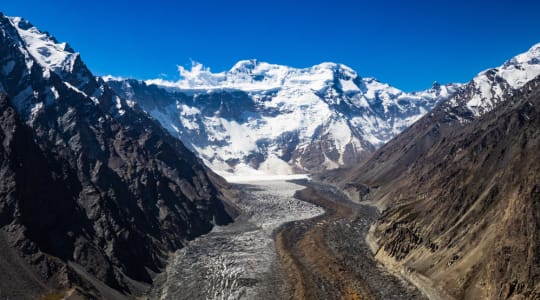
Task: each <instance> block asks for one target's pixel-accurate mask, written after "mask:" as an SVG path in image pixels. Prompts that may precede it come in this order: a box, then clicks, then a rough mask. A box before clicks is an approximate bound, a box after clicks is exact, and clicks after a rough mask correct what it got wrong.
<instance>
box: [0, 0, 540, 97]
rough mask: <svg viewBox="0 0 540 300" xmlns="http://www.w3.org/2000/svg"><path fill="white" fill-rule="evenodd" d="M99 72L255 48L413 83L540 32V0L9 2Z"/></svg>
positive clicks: (516, 46)
mask: <svg viewBox="0 0 540 300" xmlns="http://www.w3.org/2000/svg"><path fill="white" fill-rule="evenodd" d="M2 2H3V3H2V4H1V5H0V9H1V10H2V11H3V12H4V13H5V14H6V15H10V16H22V17H24V18H26V19H28V20H30V22H32V23H33V24H34V25H36V26H38V27H39V28H40V29H42V30H45V31H49V32H50V33H52V34H53V35H54V36H55V37H56V38H57V39H58V40H60V41H67V42H68V43H70V45H71V46H72V47H73V48H74V49H76V50H77V51H79V52H81V54H82V57H83V60H84V61H85V62H86V63H87V65H88V66H89V67H90V69H91V70H92V71H93V72H94V73H95V74H96V75H106V74H113V75H117V76H124V77H134V78H138V79H149V78H156V77H163V76H167V77H166V78H167V79H170V80H175V79H178V73H177V68H176V66H177V65H183V66H189V65H190V64H191V59H192V60H195V61H198V62H201V63H203V64H204V65H206V66H208V67H210V68H211V69H212V71H215V72H216V71H223V70H227V69H229V68H230V67H231V66H232V65H233V64H234V63H235V62H236V61H238V60H241V59H249V58H256V59H259V60H262V61H268V62H271V63H277V64H286V65H291V66H294V67H308V66H311V65H314V64H318V63H320V62H324V61H333V62H339V63H343V64H346V65H348V66H350V67H352V68H354V69H355V70H356V71H358V73H359V74H360V75H361V76H366V77H367V76H373V77H376V78H378V79H379V80H381V81H383V82H388V83H390V84H392V85H394V86H395V87H398V88H400V89H404V90H407V91H412V90H419V89H425V88H428V87H430V86H431V84H432V82H433V81H435V80H437V81H439V82H442V83H447V82H465V81H468V80H469V79H471V78H472V77H473V76H474V75H475V74H476V73H478V72H479V71H481V70H483V69H486V68H489V67H493V66H497V65H500V64H502V63H503V62H504V61H505V60H506V59H508V58H510V57H512V56H514V55H515V54H518V53H520V52H523V51H526V50H527V49H528V48H529V47H530V46H532V45H533V44H536V43H538V42H540V21H539V12H540V1H534V0H529V1H523V0H513V1H474V0H469V1H461V0H457V1H436V0H431V1H424V0H418V1H390V0H378V1H361V0H358V1H344V0H332V1H294V0H289V1H282V0H274V1H266V0H260V1H233V0H230V1H207V0H198V1H173V0H170V1H169V0H153V1H142V0H137V1H127V0H126V1H115V0H108V1H103V0H93V1H72V0H70V1H67V0H56V1H43V0H40V1H38V0H25V1H2Z"/></svg>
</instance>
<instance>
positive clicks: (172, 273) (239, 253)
mask: <svg viewBox="0 0 540 300" xmlns="http://www.w3.org/2000/svg"><path fill="white" fill-rule="evenodd" d="M240 188H241V189H242V191H243V195H242V196H241V197H239V198H240V199H238V201H237V202H236V205H237V206H238V207H239V208H240V209H241V210H242V214H241V216H240V217H239V218H238V219H237V220H236V222H235V223H233V224H231V225H228V226H220V227H215V228H214V230H212V232H210V233H209V234H207V235H204V236H202V237H199V238H198V239H196V240H194V241H192V242H190V243H189V245H188V246H187V247H185V248H183V249H181V250H179V251H177V252H176V253H174V254H173V255H172V256H171V260H170V261H169V264H168V267H167V269H166V271H165V272H163V273H162V274H160V275H158V278H157V280H156V287H155V289H154V292H153V293H152V294H151V298H152V299H261V297H263V295H265V294H266V295H268V293H269V291H270V292H271V293H272V294H271V295H274V296H275V295H276V293H277V292H279V291H280V290H281V289H282V278H281V276H280V274H281V272H280V269H279V261H278V257H277V254H276V251H275V246H274V241H273V239H272V233H273V232H274V230H275V229H277V228H278V227H279V226H280V225H282V224H284V223H286V222H290V221H294V220H301V219H307V218H312V217H314V216H317V215H319V214H322V213H323V210H322V209H321V208H319V207H317V206H315V205H312V204H309V203H306V202H303V201H300V200H298V199H296V198H294V197H293V195H294V193H295V192H296V191H297V190H300V189H302V188H303V187H302V186H300V185H297V184H294V183H289V182H285V181H258V182H250V183H249V184H243V185H242V186H241V187H240Z"/></svg>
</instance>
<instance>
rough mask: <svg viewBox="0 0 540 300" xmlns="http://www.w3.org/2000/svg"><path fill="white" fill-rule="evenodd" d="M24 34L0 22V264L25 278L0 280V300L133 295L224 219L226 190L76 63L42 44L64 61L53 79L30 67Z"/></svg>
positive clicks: (43, 68)
mask: <svg viewBox="0 0 540 300" xmlns="http://www.w3.org/2000/svg"><path fill="white" fill-rule="evenodd" d="M17 26H19V28H18V29H17V28H16V27H17ZM33 29H35V27H33V26H32V25H31V24H29V23H28V22H26V21H20V22H18V20H14V19H10V18H7V17H4V16H0V31H1V32H0V33H1V34H0V57H2V59H3V62H2V67H3V69H2V70H3V71H2V72H3V73H2V74H1V75H0V86H1V87H2V90H3V92H4V93H5V94H7V95H8V96H9V100H7V98H5V96H2V97H1V98H0V113H1V116H2V117H1V120H0V121H1V123H0V128H1V129H2V131H1V133H0V134H1V138H2V148H1V149H0V150H1V151H2V152H1V155H3V159H2V162H1V170H0V177H1V184H0V236H1V238H2V239H5V240H6V241H7V243H8V246H7V247H6V246H4V248H3V249H8V250H5V251H2V253H0V256H2V258H3V259H4V260H5V261H8V260H9V258H8V257H20V258H21V260H20V264H19V265H20V266H24V269H23V270H26V271H27V272H26V273H28V274H30V275H28V276H26V275H24V276H26V277H24V276H23V275H20V274H19V273H17V272H18V271H17V270H16V268H15V269H9V270H7V271H6V272H7V274H12V276H14V277H21V276H23V277H24V278H26V279H28V278H30V279H28V280H26V281H25V279H24V278H23V277H21V278H22V279H20V281H21V285H17V284H11V283H10V282H6V281H2V282H1V283H0V291H1V293H2V294H1V295H2V296H3V295H4V294H7V295H18V294H17V291H18V290H20V289H21V287H22V286H26V285H32V286H35V287H36V288H34V289H33V290H32V291H31V292H30V291H29V292H28V296H24V297H23V296H21V297H18V296H17V298H18V299H24V298H28V299H33V298H35V295H38V294H43V293H44V292H47V291H50V290H51V289H58V288H70V287H74V286H78V287H81V289H82V290H83V291H87V292H89V293H90V294H93V295H94V296H96V297H101V298H114V297H116V296H111V295H121V294H125V295H134V294H138V293H140V292H141V291H142V288H144V284H150V283H151V282H152V274H153V273H155V272H159V271H160V270H161V269H162V268H163V267H164V258H165V257H166V255H167V253H168V252H170V251H174V250H176V249H178V248H180V247H182V246H183V245H185V243H186V241H188V240H189V239H192V238H194V237H196V236H198V235H200V234H203V233H206V232H208V231H209V230H210V229H211V228H212V226H213V225H215V224H224V223H227V222H230V221H231V217H230V216H229V214H228V213H227V208H226V207H225V206H226V205H225V204H224V202H223V200H224V196H223V194H222V193H221V190H222V189H223V188H226V187H227V184H226V182H225V181H223V180H222V179H221V178H220V177H219V176H217V175H215V174H214V173H212V172H211V171H210V170H208V169H207V168H206V167H204V165H203V164H202V163H201V162H200V160H199V159H197V158H196V157H195V156H194V155H193V153H191V152H190V151H189V150H188V149H186V148H185V147H184V146H183V145H182V143H181V142H180V141H179V140H177V139H176V138H173V137H171V136H170V135H169V133H168V132H166V131H165V130H164V129H163V128H162V127H161V126H160V125H159V124H158V123H156V122H155V121H154V120H153V119H151V118H150V117H149V116H148V115H147V114H146V113H144V112H143V111H142V110H141V109H139V108H138V107H137V106H136V105H130V104H129V103H127V102H126V101H125V100H124V99H122V98H120V97H118V96H117V95H116V94H115V93H114V92H113V91H112V90H110V89H109V88H108V87H107V86H106V85H105V84H104V82H103V81H101V80H97V79H95V78H94V77H93V76H92V74H91V73H90V71H89V70H88V69H87V68H86V66H85V65H84V63H83V62H82V60H80V57H79V56H78V54H76V53H71V52H68V54H65V53H64V52H62V51H64V50H58V49H56V48H54V47H56V46H58V45H56V46H54V47H53V46H51V47H53V48H51V49H50V51H60V54H62V55H64V54H65V55H67V59H66V61H65V62H63V63H66V64H69V63H70V62H72V64H71V65H68V67H66V68H64V69H58V68H56V67H55V66H49V65H46V64H44V62H43V60H44V59H43V58H41V59H38V58H36V57H35V55H36V54H35V53H34V52H32V47H34V45H31V44H29V42H28V40H25V38H23V37H22V36H21V30H33ZM35 30H37V29H35ZM30 33H31V34H35V35H36V36H37V37H39V38H41V39H43V41H45V42H47V43H53V42H55V40H53V39H52V38H51V37H49V36H47V35H44V34H42V33H39V32H37V33H36V31H32V32H30ZM68 50H69V49H68ZM40 51H41V50H40ZM70 51H71V50H70ZM72 55H73V56H74V57H73V60H71V56H72ZM2 258H0V265H2V263H3V262H2ZM26 273H24V272H22V273H21V274H26ZM114 290H116V292H115V291H114ZM118 292H120V293H118ZM13 297H15V296H13Z"/></svg>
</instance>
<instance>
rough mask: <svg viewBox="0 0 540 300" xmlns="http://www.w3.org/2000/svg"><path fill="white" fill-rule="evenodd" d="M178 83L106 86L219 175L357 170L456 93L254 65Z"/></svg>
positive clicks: (326, 69) (198, 73)
mask: <svg viewBox="0 0 540 300" xmlns="http://www.w3.org/2000/svg"><path fill="white" fill-rule="evenodd" d="M180 74H181V75H182V76H183V78H184V79H182V80H180V81H177V82H167V81H163V80H159V79H158V80H148V81H146V82H143V81H137V80H133V79H127V80H125V79H117V78H114V77H105V78H104V79H105V81H106V82H107V84H108V85H109V86H110V87H111V88H112V89H113V90H115V91H116V92H117V93H118V94H119V95H121V96H122V97H124V98H125V99H128V100H131V101H133V102H136V103H137V104H138V105H140V107H141V108H143V109H144V110H145V111H147V112H148V113H149V114H150V115H151V116H153V117H154V118H155V119H156V120H158V121H159V122H160V123H161V124H162V125H163V127H164V128H166V129H167V130H169V132H170V133H171V134H172V135H174V136H177V137H178V138H179V139H180V140H181V141H182V142H183V143H184V144H185V145H186V146H187V147H188V148H189V149H191V150H192V151H193V152H195V153H197V155H198V156H199V157H201V158H202V159H203V160H204V161H205V162H206V163H207V165H208V166H210V167H211V168H212V169H213V170H215V171H216V172H218V173H220V174H221V175H225V176H231V175H241V176H242V175H244V176H246V175H247V176H253V175H268V174H280V175H282V174H295V173H318V172H323V171H325V170H328V169H335V168H338V167H348V166H353V165H355V164H357V163H358V162H359V161H361V160H362V159H364V158H366V157H367V155H368V154H369V153H371V152H373V151H374V150H375V149H376V148H377V147H379V146H381V145H382V144H384V143H385V142H387V141H388V140H390V139H391V138H392V137H394V136H395V135H397V134H398V133H400V132H401V131H402V130H404V129H405V128H407V127H408V126H409V125H411V124H412V123H413V122H414V121H416V120H417V119H419V118H420V117H421V116H423V115H424V114H425V113H427V112H428V111H430V110H431V109H432V108H433V107H434V106H435V105H436V104H437V103H438V102H440V101H442V100H444V99H446V98H448V97H449V96H450V95H451V94H452V93H453V92H454V91H455V90H456V89H457V88H458V87H459V86H460V85H459V84H449V85H440V84H438V83H435V84H434V85H433V87H432V88H431V89H429V90H426V91H421V92H416V93H406V92H403V91H401V90H399V89H396V88H394V87H392V86H390V85H388V84H385V83H381V82H379V81H377V80H376V79H374V78H363V77H361V76H359V75H358V74H357V73H356V72H355V71H354V70H352V69H351V68H349V67H347V66H345V65H342V64H336V63H322V64H319V65H316V66H313V67H310V68H305V69H297V68H292V67H288V66H281V65H273V64H269V63H265V62H258V61H256V60H245V61H240V62H238V63H237V64H235V65H234V66H233V67H232V68H231V69H230V70H229V71H226V72H221V73H212V72H210V70H208V69H206V68H204V67H203V66H202V65H201V64H197V63H194V65H193V66H192V68H191V70H186V69H184V68H183V67H180Z"/></svg>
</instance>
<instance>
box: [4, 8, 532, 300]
mask: <svg viewBox="0 0 540 300" xmlns="http://www.w3.org/2000/svg"><path fill="white" fill-rule="evenodd" d="M179 71H180V74H181V76H182V78H183V79H181V80H179V81H177V82H168V81H164V80H161V79H156V80H147V81H141V80H135V79H121V78H114V77H112V76H105V77H96V76H94V74H92V72H91V71H90V70H89V69H88V67H87V66H86V65H85V63H84V62H83V60H82V59H81V56H80V54H79V53H77V52H75V51H74V50H73V49H72V48H71V47H70V46H69V45H68V44H67V43H59V42H58V41H57V40H56V39H55V38H54V37H52V36H51V35H50V34H48V33H46V32H43V31H40V30H39V29H37V28H36V27H35V26H33V25H32V24H31V23H29V22H28V21H26V20H24V19H21V18H18V17H6V16H4V15H2V14H0V141H1V142H2V143H1V144H0V155H1V157H2V160H1V162H0V269H1V270H2V272H0V297H1V298H10V299H11V298H15V299H35V298H39V297H42V296H43V295H50V296H51V297H54V295H56V294H55V292H56V291H63V290H66V289H71V292H72V293H74V294H76V295H79V296H81V297H83V298H90V299H92V298H97V299H100V298H106V299H124V298H125V297H138V296H142V295H143V294H144V293H145V292H146V291H147V289H148V288H149V286H151V285H152V283H153V278H154V277H153V276H154V275H155V274H156V273H158V272H161V271H162V270H163V268H164V266H165V263H166V261H165V260H166V258H167V255H168V254H169V253H171V252H172V251H175V250H177V249H179V248H181V247H183V246H185V245H186V244H187V243H188V242H189V240H191V239H194V238H196V237H197V236H199V235H201V234H205V233H207V232H209V231H210V230H211V229H212V228H213V226H215V225H221V224H227V223H229V222H232V221H233V218H234V217H235V216H236V214H237V211H236V208H235V207H234V205H233V204H231V201H230V200H231V199H230V194H231V193H230V189H232V186H231V185H230V184H228V183H227V182H226V181H225V180H224V179H223V178H222V177H220V176H219V175H223V176H251V177H253V176H260V175H271V174H279V175H283V174H297V173H312V174H318V177H317V178H319V179H322V180H324V181H326V182H329V183H332V184H334V185H335V186H337V187H339V188H340V189H342V190H344V191H345V192H346V193H347V194H348V195H349V196H350V198H351V199H353V200H354V201H364V202H369V203H371V204H373V205H375V206H377V207H378V208H379V209H380V210H381V211H382V216H381V218H380V219H379V220H378V221H377V223H375V224H374V225H373V226H372V228H371V230H370V235H369V236H368V240H369V241H370V243H371V245H372V246H373V251H374V254H375V256H376V257H377V258H378V259H379V260H380V261H381V262H382V263H384V264H385V265H386V266H387V267H388V268H389V269H390V270H396V272H398V271H400V270H405V272H401V274H410V276H409V277H408V279H411V278H413V277H414V276H416V277H414V278H422V283H421V284H420V285H429V286H430V287H431V288H433V289H434V290H436V291H439V292H440V295H441V296H442V297H447V296H448V297H454V298H467V299H477V298H485V299H503V298H504V299H507V298H514V299H534V298H540V286H539V282H540V259H539V257H540V246H539V245H540V241H539V239H538V236H539V233H540V214H539V213H538V212H539V211H540V210H539V207H538V206H539V203H540V202H539V201H540V176H539V174H540V165H539V162H540V157H539V155H540V154H539V153H540V152H539V151H538V150H539V149H540V135H539V133H540V123H539V112H540V111H539V107H540V103H539V101H540V79H539V75H540V44H537V45H534V46H533V47H532V48H531V49H530V50H529V51H527V52H525V53H523V54H520V55H517V56H516V57H514V58H512V59H510V60H508V61H507V62H505V63H504V64H503V65H501V66H499V67H497V68H493V69H488V70H486V71H483V72H481V73H479V74H478V75H477V76H476V77H475V78H473V79H472V80H471V81H470V82H468V83H466V84H447V85H441V84H438V83H435V84H434V85H433V87H432V88H431V89H429V90H426V91H419V92H413V93H407V92H403V91H401V90H399V89H397V88H394V87H392V86H390V85H388V84H385V83H381V82H379V81H377V80H376V79H374V78H364V77H361V76H360V75H358V73H357V72H356V71H354V70H352V69H351V68H349V67H347V66H345V65H343V64H337V63H322V64H319V65H316V66H313V67H309V68H303V69H299V68H292V67H288V66H281V65H273V64H269V63H266V62H259V61H256V60H245V61H240V62H238V63H237V64H236V65H234V66H233V67H232V68H231V69H230V70H229V71H225V72H220V73H212V72H211V71H210V70H209V69H207V68H204V67H203V66H202V65H200V64H194V65H193V66H192V68H191V70H186V69H185V68H182V67H180V68H179ZM218 174H219V175H218ZM253 178H256V177H253ZM411 274H412V275H411ZM414 278H413V280H414Z"/></svg>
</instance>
